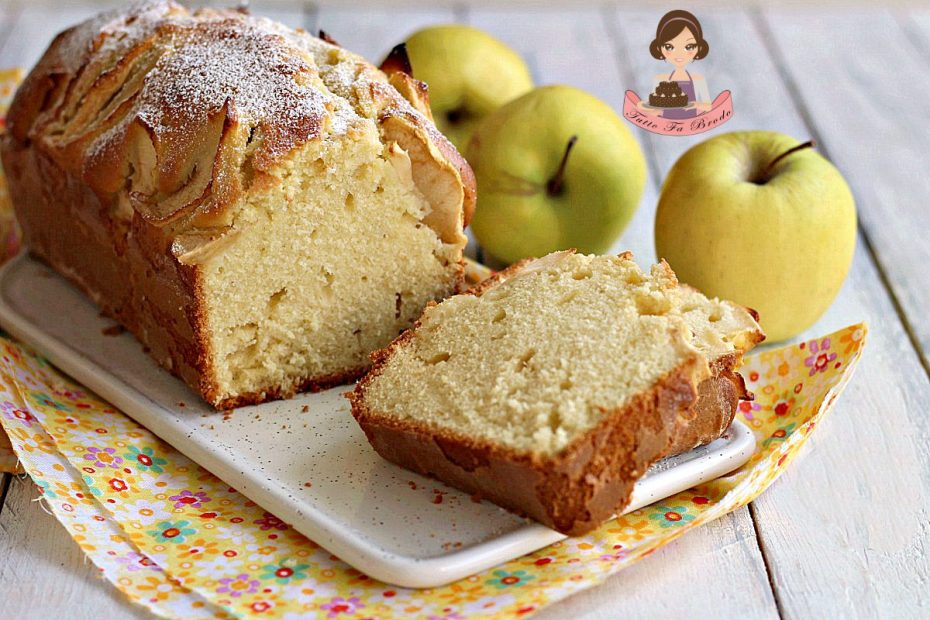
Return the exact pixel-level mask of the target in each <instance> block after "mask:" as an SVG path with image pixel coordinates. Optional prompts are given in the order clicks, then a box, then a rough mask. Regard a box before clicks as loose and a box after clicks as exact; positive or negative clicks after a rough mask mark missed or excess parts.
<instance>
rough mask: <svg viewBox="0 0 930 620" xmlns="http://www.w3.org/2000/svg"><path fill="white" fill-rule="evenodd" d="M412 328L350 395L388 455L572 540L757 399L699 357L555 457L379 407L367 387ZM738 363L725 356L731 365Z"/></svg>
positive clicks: (368, 430)
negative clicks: (654, 470) (705, 367)
mask: <svg viewBox="0 0 930 620" xmlns="http://www.w3.org/2000/svg"><path fill="white" fill-rule="evenodd" d="M412 337H413V332H412V331H408V332H405V333H404V334H403V335H401V336H400V337H398V339H397V340H395V342H394V343H392V345H391V347H388V348H387V349H383V350H382V351H379V352H377V353H376V354H374V361H375V365H374V367H373V368H372V370H371V371H370V372H369V373H368V374H367V375H366V376H365V377H364V378H363V379H362V380H361V381H360V382H359V383H358V385H357V387H356V389H355V391H354V392H347V393H346V396H347V397H348V398H349V400H350V402H351V404H352V415H353V416H354V417H355V419H356V421H357V422H358V424H359V426H361V428H362V430H363V431H364V433H365V436H366V437H367V438H368V441H369V443H370V444H371V445H372V447H373V448H374V449H375V450H376V451H377V452H378V454H380V455H381V456H382V457H383V458H385V459H387V460H388V461H391V462H392V463H395V464H397V465H400V466H401V467H404V468H406V469H410V470H412V471H415V472H417V473H419V474H422V475H426V476H431V477H434V478H437V479H439V480H442V481H443V482H446V483H447V484H450V485H452V486H454V487H456V488H458V489H460V490H462V491H465V492H466V493H470V494H477V495H479V496H481V497H482V498H486V499H489V500H491V501H492V502H494V503H495V504H498V505H500V506H503V507H505V508H507V509H509V510H511V511H512V512H515V513H517V514H520V515H521V516H526V517H530V518H532V519H534V520H536V521H539V522H540V523H542V524H544V525H546V526H547V527H550V528H552V529H555V530H558V531H559V532H562V533H563V534H567V535H569V536H580V535H582V534H585V533H587V532H589V531H591V530H592V529H594V528H596V527H597V526H599V525H600V524H601V523H603V522H604V521H605V520H607V519H609V518H610V517H611V516H612V515H614V514H618V513H620V512H622V511H623V509H624V508H626V506H627V505H628V504H629V501H630V496H631V494H632V492H633V485H634V484H635V483H636V481H637V480H638V479H639V478H640V477H642V475H643V474H644V473H645V472H646V470H647V469H649V467H650V466H651V465H652V464H653V463H655V462H656V461H658V460H659V459H661V458H664V457H666V456H672V455H674V454H680V453H681V452H685V451H687V450H690V449H692V448H694V447H696V446H698V445H703V444H705V443H708V442H710V441H713V440H714V439H716V438H718V437H719V436H720V435H721V434H722V433H723V432H724V431H725V430H726V429H727V427H729V425H730V423H731V422H732V421H733V416H734V415H735V412H736V406H737V403H738V402H739V399H740V398H751V394H749V393H748V392H746V390H745V387H744V385H743V382H742V380H741V379H740V378H739V375H738V374H736V373H735V372H733V371H732V369H728V370H724V371H722V372H721V373H720V374H719V376H716V377H711V378H708V379H705V380H704V381H702V382H701V383H699V384H698V385H697V386H695V382H694V379H693V375H694V366H695V365H698V364H699V363H700V360H698V359H697V358H695V359H691V360H688V361H687V362H686V363H685V364H683V365H682V366H681V367H679V368H678V369H676V370H675V371H673V372H671V373H669V374H668V375H666V376H665V377H663V378H662V379H660V380H659V381H658V382H657V383H656V384H655V385H654V386H653V387H652V388H651V389H650V390H649V391H647V392H644V393H642V394H640V395H638V396H637V397H636V398H634V399H633V400H631V401H630V402H628V403H626V404H625V405H623V406H622V407H619V408H617V409H615V410H613V411H610V412H605V415H604V416H603V419H602V421H601V422H600V423H599V424H598V425H597V427H595V428H593V429H591V430H589V431H588V432H586V433H584V435H582V436H580V437H578V438H576V439H575V440H574V441H573V442H572V443H571V444H570V445H569V446H568V447H567V448H566V449H565V450H563V451H562V452H560V453H559V454H558V455H557V456H555V457H553V458H538V457H536V456H535V455H532V454H524V453H518V452H516V451H513V450H510V449H507V448H506V447H503V446H500V445H496V444H492V443H490V442H487V441H483V440H479V439H475V438H472V437H466V436H463V435H460V434H456V433H454V432H450V431H448V430H447V429H439V428H432V427H430V426H428V425H424V424H419V423H414V422H410V421H406V420H398V419H396V418H391V417H389V416H385V415H383V414H380V413H379V412H377V411H372V410H371V409H370V408H369V407H368V406H367V404H366V403H365V390H366V388H367V385H368V384H369V383H370V382H371V381H372V380H373V379H374V377H375V376H376V375H377V374H378V372H379V370H380V368H381V366H383V364H384V363H385V361H386V360H387V359H388V358H389V357H390V355H391V353H392V349H394V348H396V347H400V346H403V345H404V343H405V341H406V340H407V339H409V338H412ZM729 362H730V360H724V361H722V363H723V364H729Z"/></svg>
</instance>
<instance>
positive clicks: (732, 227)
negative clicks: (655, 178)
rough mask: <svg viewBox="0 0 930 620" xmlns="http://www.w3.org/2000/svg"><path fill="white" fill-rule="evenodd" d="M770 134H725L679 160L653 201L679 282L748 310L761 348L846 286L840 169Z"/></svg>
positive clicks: (661, 249)
mask: <svg viewBox="0 0 930 620" xmlns="http://www.w3.org/2000/svg"><path fill="white" fill-rule="evenodd" d="M799 144H800V143H799V141H798V140H795V139H794V138H792V137H790V136H786V135H784V134H780V133H777V132H770V131H746V132H733V133H727V134H722V135H719V136H715V137H714V138H711V139H710V140H707V141H705V142H702V143H700V144H698V145H696V146H694V147H692V148H691V149H689V150H688V151H687V152H686V153H685V154H684V155H682V156H681V158H679V160H678V161H677V162H675V165H674V166H673V167H672V169H671V171H669V173H668V176H667V177H666V179H665V182H664V183H663V185H662V191H661V194H660V196H659V205H658V209H657V212H656V221H655V244H656V253H657V254H658V257H659V258H664V259H665V260H667V261H668V263H669V264H670V265H671V267H672V269H674V270H675V273H677V274H678V277H679V279H680V280H681V281H683V282H686V283H688V284H690V285H692V286H694V287H696V288H698V289H700V290H701V291H702V292H703V293H704V294H706V295H709V296H716V297H720V298H724V299H730V300H732V301H735V302H737V303H740V304H743V305H745V306H748V307H750V308H753V309H755V310H756V311H757V312H758V313H759V315H760V317H761V323H762V327H763V329H764V330H765V332H766V334H767V335H768V339H769V341H780V340H785V339H788V338H791V337H793V336H796V335H797V334H799V333H801V332H802V331H804V330H805V329H807V328H808V327H810V326H811V325H813V324H814V322H816V321H817V319H818V318H820V316H821V315H822V314H823V313H824V312H825V311H826V309H827V308H828V307H829V306H830V304H831V303H832V302H833V300H834V298H835V297H836V295H837V293H839V290H840V288H841V287H842V285H843V281H844V280H845V279H846V274H847V273H848V271H849V267H850V265H851V264H852V258H853V252H854V251H855V247H856V207H855V201H854V199H853V195H852V192H851V191H850V189H849V186H848V185H847V184H846V180H845V179H844V178H843V175H842V174H840V172H839V170H837V169H836V167H835V166H834V165H833V164H831V163H830V162H829V161H827V159H825V158H824V157H823V156H822V155H821V154H820V153H818V152H817V151H816V150H814V149H813V148H803V149H799V150H796V151H794V152H792V153H790V154H789V155H787V156H785V157H783V158H782V159H781V160H780V161H777V162H776V163H775V165H773V166H771V167H770V164H771V163H772V162H773V161H775V160H776V159H777V158H778V157H779V156H781V155H782V154H784V153H785V152H787V151H789V150H790V149H792V148H794V147H797V146H798V145H799Z"/></svg>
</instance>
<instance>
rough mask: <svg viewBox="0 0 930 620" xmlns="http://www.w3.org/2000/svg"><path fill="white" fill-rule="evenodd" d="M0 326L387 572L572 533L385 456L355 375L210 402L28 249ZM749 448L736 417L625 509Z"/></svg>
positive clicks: (431, 578) (5, 291)
mask: <svg viewBox="0 0 930 620" xmlns="http://www.w3.org/2000/svg"><path fill="white" fill-rule="evenodd" d="M0 325H2V327H3V328H4V329H5V330H7V331H8V332H9V333H10V334H11V335H13V336H14V337H15V338H17V339H19V340H21V341H23V342H26V343H28V344H30V345H31V346H33V347H34V348H35V349H36V350H38V351H39V352H41V353H42V354H44V355H45V356H46V357H47V358H48V359H49V360H50V361H51V362H52V363H53V364H55V365H56V366H57V367H58V368H60V369H61V370H63V371H64V372H66V373H68V374H69V375H71V376H72V377H74V378H75V379H76V380H77V381H79V382H81V383H83V384H84V385H86V386H87V387H88V388H90V389H92V390H94V391H95V392H96V393H97V394H99V395H100V396H101V397H102V398H104V399H106V400H107V401H109V402H110V403H112V404H113V405H114V406H116V407H117V408H119V409H120V410H122V411H123V412H124V413H126V414H127V415H129V416H130V417H132V418H133V419H135V420H136V421H137V422H138V423H140V424H142V425H143V426H145V427H147V428H148V429H149V430H151V431H152V432H153V433H155V434H156V435H158V436H159V437H161V438H162V439H163V440H165V441H166V442H168V443H169V444H171V445H172V446H174V447H175V448H176V449H177V450H179V451H180V452H182V453H183V454H185V455H186V456H187V457H189V458H191V459H192V460H194V461H196V462H197V463H199V464H200V465H202V466H203V467H205V468H207V469H208V470H210V471H211V472H213V473H214V474H215V475H217V476H219V477H220V478H221V479H222V480H224V481H225V482H226V483H228V484H230V485H231V486H233V487H235V488H236V489H238V490H239V491H240V492H241V493H243V494H244V495H245V496H246V497H248V498H249V499H251V500H252V501H254V502H256V503H257V504H259V505H260V506H262V507H263V508H264V509H266V510H268V511H270V512H272V513H274V514H275V515H277V516H278V517H279V518H281V519H283V520H284V521H286V522H288V523H290V524H291V525H292V526H293V527H294V528H295V529H297V530H298V531H299V532H301V533H302V534H304V535H306V536H307V537H309V538H310V539H312V540H314V541H315V542H317V543H318V544H320V545H321V546H323V547H324V548H326V549H327V550H328V551H330V552H332V553H333V554H335V555H337V556H338V557H339V558H341V559H342V560H343V561H345V562H347V563H348V564H350V565H352V566H353V567H355V568H357V569H359V570H361V571H363V572H364V573H366V574H368V575H370V576H371V577H374V578H376V579H379V580H381V581H384V582H387V583H390V584H394V585H398V586H403V587H411V588H426V587H434V586H439V585H443V584H446V583H449V582H452V581H455V580H458V579H461V578H463V577H466V576H469V575H472V574H474V573H477V572H480V571H482V570H485V569H487V568H490V567H492V566H495V565H497V564H500V563H502V562H506V561H508V560H510V559H513V558H516V557H519V556H521V555H524V554H526V553H529V552H531V551H535V550H537V549H540V548H542V547H545V546H546V545H549V544H551V543H554V542H556V541H558V540H561V539H563V538H564V536H563V535H562V534H559V533H558V532H555V531H553V530H550V529H548V528H546V527H544V526H542V525H539V524H537V523H535V522H532V521H529V520H526V519H522V518H520V517H517V516H516V515H513V514H511V513H509V512H507V511H505V510H503V509H501V508H498V507H497V506H495V505H493V504H491V503H489V502H487V501H482V502H476V501H473V500H472V499H471V498H470V497H469V496H468V495H467V494H465V493H461V492H459V491H457V490H455V489H452V488H449V487H446V486H444V485H443V484H442V483H440V482H437V481H435V480H431V479H429V478H425V477H422V476H419V475H417V474H414V473H411V472H408V471H406V470H404V469H401V468H399V467H397V466H395V465H392V464H390V463H388V462H386V461H384V460H383V459H381V458H380V457H379V456H378V455H377V454H376V453H375V452H374V450H372V449H371V447H370V446H369V445H368V442H367V441H366V440H365V436H364V434H363V433H362V431H361V430H360V429H359V427H358V425H357V424H356V423H355V420H354V419H353V418H352V415H351V413H350V411H349V404H348V401H347V400H346V399H345V398H344V397H343V395H342V393H343V392H345V391H347V390H348V389H349V388H350V387H351V386H341V387H338V388H334V389H331V390H327V391H324V392H319V393H306V394H301V395H298V396H297V397H295V398H293V399H290V400H286V401H275V402H270V403H265V404H262V405H257V406H250V407H242V408H239V409H236V410H233V411H232V412H225V413H224V412H218V411H215V410H213V408H212V407H210V406H209V405H207V404H206V403H205V402H203V401H202V400H201V399H200V397H199V396H198V395H197V394H195V393H194V392H193V391H192V390H190V389H189V388H188V387H187V386H186V385H185V384H184V383H182V382H181V381H180V380H179V379H176V378H175V377H173V376H172V375H170V374H169V373H168V372H166V371H164V370H162V369H161V368H160V367H159V366H158V365H157V364H156V363H155V362H154V360H152V359H151V358H150V357H149V356H148V355H147V354H146V353H145V352H144V351H143V349H142V346H141V345H140V344H139V342H138V341H137V340H136V339H135V338H134V337H133V336H132V335H131V334H129V333H122V334H119V335H107V334H106V333H105V332H106V331H107V328H112V327H113V325H114V323H113V321H112V320H110V319H107V318H105V317H102V316H101V315H100V313H99V310H98V309H97V307H96V306H94V305H93V303H92V302H91V301H90V300H89V299H88V298H87V297H86V296H85V295H84V294H82V293H81V292H80V291H79V290H77V289H76V288H75V287H73V286H72V285H71V284H70V283H69V282H67V281H66V280H65V279H64V278H62V277H61V276H59V275H58V274H57V273H56V272H54V271H53V270H52V269H50V268H49V267H48V266H46V265H45V264H43V263H41V262H39V261H38V260H36V259H34V258H32V257H31V256H29V255H27V254H23V253H21V254H20V255H19V256H17V257H15V258H14V259H11V260H10V261H9V262H8V263H7V264H6V265H5V266H4V267H3V268H2V270H0ZM109 331H110V332H111V333H112V331H113V330H112V329H111V330H109ZM754 449H755V440H754V438H753V435H752V432H751V431H750V430H749V429H748V428H746V427H745V426H744V425H742V424H740V423H739V422H734V424H733V425H732V426H731V427H730V428H729V429H728V431H727V432H726V433H725V434H724V436H723V437H721V438H720V439H718V440H717V441H714V442H713V443H711V444H708V445H707V446H703V447H700V448H697V449H695V450H692V451H691V452H688V453H686V454H682V455H679V456H676V457H672V458H669V459H665V460H664V461H661V462H659V463H657V464H656V465H655V466H653V467H652V468H651V469H650V470H649V472H648V473H647V474H646V476H644V477H643V479H641V480H640V481H639V482H638V483H637V485H636V489H635V492H634V494H633V500H632V503H631V505H630V506H629V508H628V509H627V510H628V511H632V510H635V509H637V508H641V507H643V506H646V505H648V504H651V503H653V502H655V501H658V500H660V499H662V498H665V497H668V496H670V495H673V494H675V493H677V492H679V491H682V490H685V489H688V488H690V487H692V486H695V485H697V484H701V483H703V482H706V481H708V480H712V479H714V478H717V477H719V476H721V475H723V474H725V473H728V472H730V471H732V470H734V469H736V468H737V467H739V466H740V465H742V464H743V463H745V462H746V461H747V460H748V459H749V457H750V456H751V455H752V453H753V450H754ZM308 483H309V484H308ZM437 496H441V498H442V500H441V501H439V502H438V503H437V502H436V501H435V498H436V497H437Z"/></svg>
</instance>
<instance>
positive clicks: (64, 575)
mask: <svg viewBox="0 0 930 620" xmlns="http://www.w3.org/2000/svg"><path fill="white" fill-rule="evenodd" d="M37 497H38V492H37V491H36V487H35V485H34V484H33V483H32V480H31V479H30V478H28V477H26V476H14V477H13V482H12V484H11V485H10V489H9V492H8V493H7V496H6V502H5V503H4V506H3V511H2V512H0V592H2V593H3V595H2V597H0V598H2V601H3V602H2V611H0V615H2V617H4V618H11V619H12V618H15V619H17V620H31V619H34V618H35V619H37V618H68V619H69V620H99V619H100V618H106V619H107V620H123V619H127V620H128V619H142V618H151V617H152V615H151V614H149V613H148V612H147V611H146V610H145V609H143V608H142V607H137V606H135V605H132V604H130V603H129V602H128V601H126V600H125V599H124V598H123V595H122V594H121V593H120V592H118V591H117V590H116V588H114V587H113V586H111V585H110V584H109V583H108V582H106V581H104V580H103V579H101V578H100V577H99V576H98V574H97V569H96V567H94V565H93V564H92V563H91V562H90V561H89V560H87V558H86V557H85V555H84V552H82V551H81V549H80V548H79V547H78V546H77V543H75V542H74V541H73V540H72V539H71V537H70V536H69V535H68V532H67V531H66V530H65V528H63V527H62V526H61V525H60V524H59V523H58V521H57V520H56V519H55V517H53V516H52V515H51V514H47V513H46V512H45V511H43V510H42V509H41V508H40V506H39V504H38V502H36V501H33V500H35V499H36V498H37Z"/></svg>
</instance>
